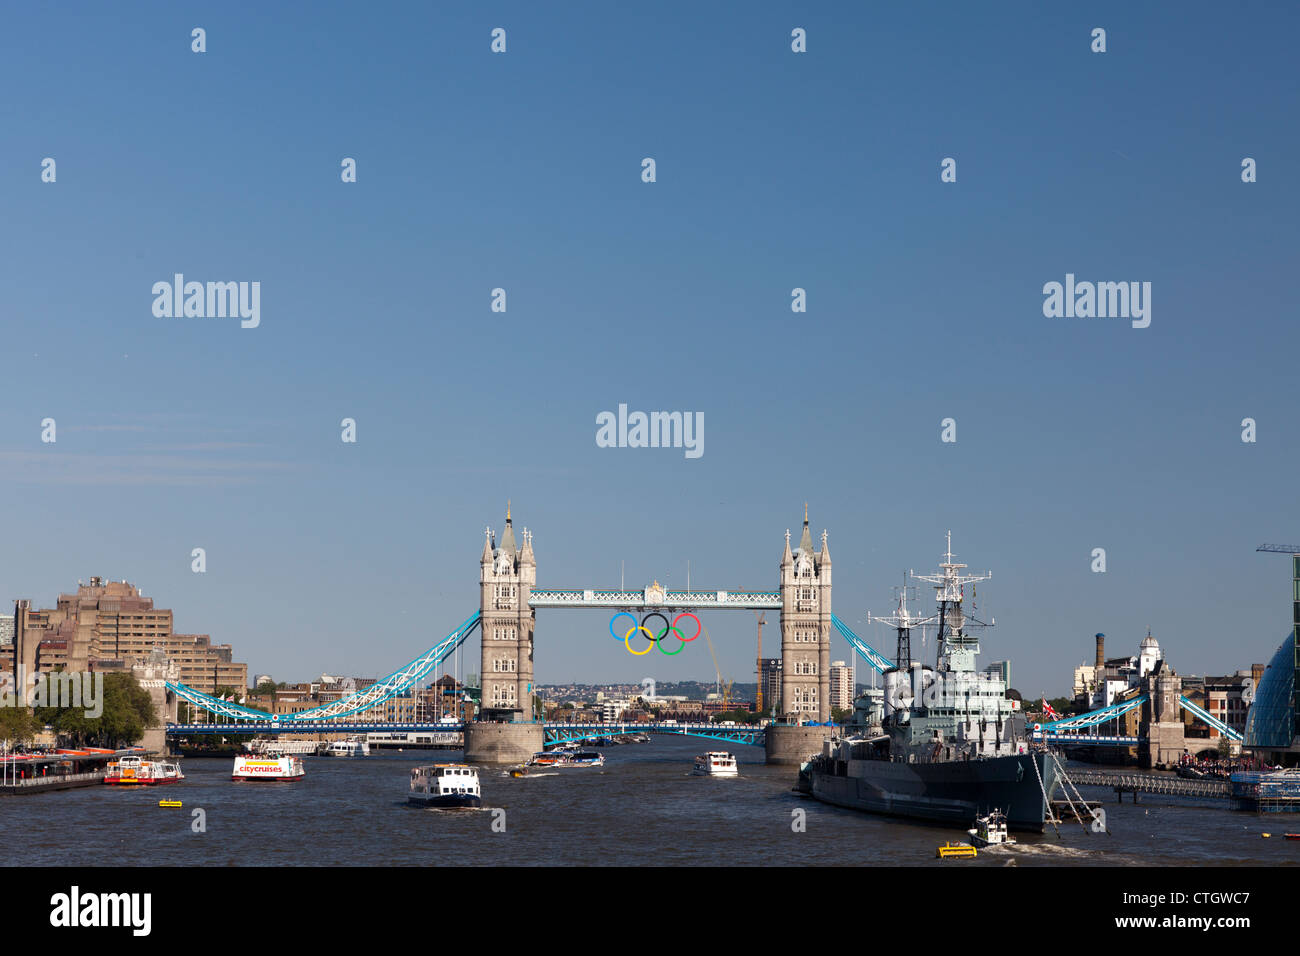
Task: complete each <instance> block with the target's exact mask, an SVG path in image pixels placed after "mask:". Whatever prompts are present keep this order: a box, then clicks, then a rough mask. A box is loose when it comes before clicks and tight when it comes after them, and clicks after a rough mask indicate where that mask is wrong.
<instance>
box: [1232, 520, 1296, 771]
mask: <svg viewBox="0 0 1300 956" xmlns="http://www.w3.org/2000/svg"><path fill="white" fill-rule="evenodd" d="M1265 549H1267V550H1276V549H1274V548H1272V547H1271V546H1268V545H1265V546H1264V549H1261V550H1265ZM1291 578H1292V581H1291V633H1290V634H1289V635H1288V636H1287V639H1286V640H1285V641H1283V642H1282V646H1281V647H1279V648H1278V649H1277V653H1275V654H1274V655H1273V659H1272V660H1271V661H1269V662H1268V669H1267V670H1265V671H1264V676H1263V677H1262V678H1260V681H1259V686H1258V687H1256V688H1255V700H1254V702H1253V703H1251V705H1250V710H1249V711H1248V712H1247V714H1246V739H1245V741H1244V746H1245V747H1247V748H1254V749H1256V750H1265V751H1268V750H1272V751H1275V753H1274V756H1273V758H1272V759H1274V760H1278V761H1280V762H1282V763H1285V764H1287V765H1291V764H1292V763H1294V760H1295V758H1294V756H1289V757H1287V758H1283V757H1282V755H1281V754H1280V753H1276V752H1277V751H1289V752H1290V754H1292V755H1294V754H1296V753H1297V752H1300V746H1297V744H1300V643H1298V642H1297V641H1296V633H1297V632H1300V554H1292V555H1291Z"/></svg>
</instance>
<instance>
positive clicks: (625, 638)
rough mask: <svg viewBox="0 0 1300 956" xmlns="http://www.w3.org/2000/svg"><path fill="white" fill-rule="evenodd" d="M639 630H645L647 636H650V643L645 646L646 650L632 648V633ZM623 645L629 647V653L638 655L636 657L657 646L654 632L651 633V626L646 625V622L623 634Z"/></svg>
mask: <svg viewBox="0 0 1300 956" xmlns="http://www.w3.org/2000/svg"><path fill="white" fill-rule="evenodd" d="M637 631H645V636H646V637H648V638H650V643H649V644H647V645H646V646H645V650H644V651H634V650H632V640H631V638H632V635H633V634H635V633H636V632H637ZM623 646H624V647H626V648H627V652H628V653H629V654H632V655H634V656H636V657H640V656H642V655H643V654H649V653H650V651H651V650H652V649H653V648H654V646H655V636H654V635H653V634H651V633H650V628H648V627H646V626H645V625H644V624H638V625H637V626H636V627H634V628H632V629H631V630H630V631H628V632H627V633H626V634H624V635H623Z"/></svg>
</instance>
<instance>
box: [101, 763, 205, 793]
mask: <svg viewBox="0 0 1300 956" xmlns="http://www.w3.org/2000/svg"><path fill="white" fill-rule="evenodd" d="M184 779H185V774H183V773H181V767H180V764H178V763H174V762H172V761H170V760H149V759H147V758H145V757H134V756H131V757H119V758H118V759H117V760H110V761H109V763H108V770H107V772H106V773H105V775H104V783H106V784H109V785H110V786H115V787H132V786H139V787H150V786H157V785H159V784H165V783H180V782H181V781H182V780H184Z"/></svg>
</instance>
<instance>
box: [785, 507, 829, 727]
mask: <svg viewBox="0 0 1300 956" xmlns="http://www.w3.org/2000/svg"><path fill="white" fill-rule="evenodd" d="M830 640H831V565H830V552H829V551H828V550H827V547H826V535H823V537H822V552H821V553H820V554H818V553H815V552H814V551H813V547H812V532H811V530H810V528H809V525H808V506H807V505H804V516H803V533H802V535H801V537H800V540H799V547H798V550H796V551H794V552H793V553H792V552H791V551H790V545H789V532H787V537H786V550H785V554H784V556H783V558H782V561H781V706H780V713H781V716H783V717H785V718H787V719H790V720H797V721H810V720H815V721H826V720H828V719H829V718H830V713H831V711H830V686H831V685H830Z"/></svg>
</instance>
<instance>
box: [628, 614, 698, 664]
mask: <svg viewBox="0 0 1300 956" xmlns="http://www.w3.org/2000/svg"><path fill="white" fill-rule="evenodd" d="M620 617H626V618H631V620H632V621H633V622H634V623H633V625H632V627H630V628H628V630H627V633H626V634H624V635H623V636H622V637H619V636H618V633H617V632H616V631H615V630H614V622H615V621H616V620H618V619H619V618H620ZM652 617H657V618H659V619H660V620H661V621H663V622H664V629H663V630H662V631H660V632H659V633H658V634H655V633H654V632H653V631H651V630H650V628H648V627H646V623H647V622H648V621H649V620H650V618H652ZM684 617H689V618H690V619H691V620H692V621H694V622H695V633H694V634H692V635H691V636H690V637H683V636H682V632H681V630H680V629H679V628H678V627H677V625H678V623H679V622H680V621H681V619H682V618H684ZM636 619H637V618H636V615H635V614H632V613H631V612H630V611H619V612H618V613H617V614H615V615H614V616H613V617H611V618H610V619H609V633H610V636H611V637H613V638H614V640H616V641H622V642H623V646H624V647H626V648H627V652H628V653H629V654H631V655H633V656H634V657H644V656H645V655H646V654H649V653H650V648H651V646H653V645H656V644H657V645H659V651H660V653H661V654H663V655H664V656H665V657H675V656H677V655H678V654H680V653H681V652H682V651H683V650H684V649H685V647H686V645H687V644H689V643H690V642H691V641H693V640H695V639H696V638H697V637H699V636H700V634H701V633H702V632H703V630H704V627H703V625H701V624H700V619H699V618H698V617H696V616H695V615H694V614H692V613H691V612H690V611H683V612H681V613H680V614H678V615H677V616H676V617H675V618H673V622H672V623H671V624H669V623H668V616H667V615H666V614H664V613H663V612H662V611H651V612H650V613H649V614H647V615H646V616H645V617H644V618H643V619H642V620H641V623H640V624H637V623H635V622H636ZM619 630H622V627H621V626H620V628H619ZM637 631H644V632H645V636H646V637H647V638H648V639H649V641H650V643H649V644H648V645H646V649H645V650H644V651H634V650H632V635H633V634H635V633H636V632H637ZM670 631H671V632H672V633H673V634H676V635H677V640H679V641H681V644H680V645H679V646H678V648H677V650H675V651H666V650H664V645H663V639H664V638H665V637H667V636H668V633H669V632H670Z"/></svg>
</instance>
